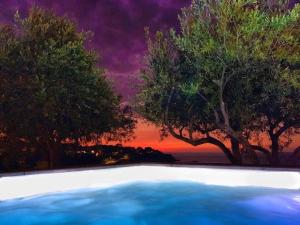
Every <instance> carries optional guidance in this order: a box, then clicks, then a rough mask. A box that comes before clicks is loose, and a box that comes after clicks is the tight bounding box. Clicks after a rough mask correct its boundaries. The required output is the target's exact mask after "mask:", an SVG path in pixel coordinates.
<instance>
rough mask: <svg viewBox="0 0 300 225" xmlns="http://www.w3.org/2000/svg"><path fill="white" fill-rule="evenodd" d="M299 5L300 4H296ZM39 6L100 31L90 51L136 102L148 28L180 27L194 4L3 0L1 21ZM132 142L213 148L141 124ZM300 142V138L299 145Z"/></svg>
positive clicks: (177, 1)
mask: <svg viewBox="0 0 300 225" xmlns="http://www.w3.org/2000/svg"><path fill="white" fill-rule="evenodd" d="M295 2H299V0H292V1H291V4H293V3H295ZM34 4H35V5H38V6H41V7H43V8H47V9H53V10H54V11H55V12H56V13H57V14H59V15H67V16H68V17H70V18H71V19H72V20H74V21H75V22H76V23H77V24H78V29H79V30H86V31H87V30H90V31H92V32H93V33H94V37H93V39H92V40H91V42H90V43H89V47H92V48H94V49H95V50H96V51H97V52H98V54H99V55H100V56H101V62H100V63H101V64H102V65H103V66H104V67H105V68H106V74H107V76H108V77H109V78H110V79H112V80H113V82H114V86H115V90H116V91H117V92H118V93H119V94H121V95H122V96H123V99H124V100H125V101H130V100H131V98H132V96H133V95H134V94H135V93H136V87H135V86H136V84H137V82H138V73H139V69H140V68H141V65H142V64H143V56H144V54H145V50H146V44H145V38H144V28H145V27H146V26H148V27H150V30H151V31H156V30H161V29H163V30H165V29H168V28H169V27H171V26H172V27H178V18H177V17H178V13H179V12H180V9H181V8H182V7H184V6H188V5H189V4H190V0H65V1H61V0H35V1H34V0H0V8H1V9H2V10H1V12H0V23H1V22H2V23H4V22H11V21H12V20H13V15H14V13H15V12H16V10H19V12H20V14H21V15H22V16H25V15H26V14H27V12H28V9H29V8H30V7H31V6H32V5H34ZM4 9H5V10H4ZM128 144H129V145H133V146H142V147H144V146H151V147H154V148H157V149H160V150H164V151H184V150H194V149H199V148H200V149H202V150H205V149H207V150H210V149H211V146H207V145H204V146H201V147H198V148H193V147H191V146H190V145H188V144H185V143H183V142H181V141H178V140H175V139H173V138H167V139H166V140H164V141H160V136H159V129H157V128H155V127H154V126H153V125H147V124H145V123H143V122H141V121H139V123H138V125H137V132H136V139H135V140H134V141H133V142H132V143H127V145H128ZM299 144H300V138H299V137H298V138H297V140H296V141H295V142H294V144H293V146H296V145H299ZM293 146H292V147H293ZM292 147H291V148H292Z"/></svg>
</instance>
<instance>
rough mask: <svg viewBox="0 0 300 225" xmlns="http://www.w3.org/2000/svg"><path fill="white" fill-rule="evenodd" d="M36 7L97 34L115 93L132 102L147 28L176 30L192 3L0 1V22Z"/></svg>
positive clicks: (173, 0) (158, 0)
mask: <svg viewBox="0 0 300 225" xmlns="http://www.w3.org/2000/svg"><path fill="white" fill-rule="evenodd" d="M33 4H36V5H38V6H41V7H43V8H48V9H50V8H51V9H54V11H55V12H57V13H58V14H59V15H63V14H66V15H68V16H69V17H71V18H72V19H73V20H75V21H76V22H77V23H78V24H79V28H80V29H84V30H91V31H92V32H94V37H93V39H92V43H91V46H92V47H94V48H95V49H96V50H97V52H98V53H99V54H100V56H101V58H102V64H103V65H104V66H105V68H106V69H107V75H108V76H109V77H111V78H112V79H113V80H114V83H115V86H116V90H117V91H118V92H119V93H120V94H122V95H123V96H124V97H125V99H129V96H130V95H132V93H134V90H135V88H134V84H136V83H137V82H136V80H137V74H138V71H139V68H140V65H141V63H142V60H143V55H144V52H145V48H146V46H145V38H144V27H145V26H149V27H150V29H151V30H152V31H156V30H158V29H166V28H168V27H169V26H177V24H178V20H177V15H178V13H179V12H180V9H181V8H182V7H184V6H187V5H189V4H190V0H0V22H9V21H11V20H12V19H13V15H14V13H15V11H16V10H19V11H20V13H21V15H22V16H24V15H26V13H27V12H28V9H29V8H30V7H31V6H32V5H33Z"/></svg>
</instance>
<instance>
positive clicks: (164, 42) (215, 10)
mask: <svg viewBox="0 0 300 225" xmlns="http://www.w3.org/2000/svg"><path fill="white" fill-rule="evenodd" d="M284 6H285V3H282V2H278V4H276V7H275V6H274V5H270V4H265V3H264V2H263V1H261V2H259V1H258V2H256V1H245V0H239V1H229V0H228V1H226V0H223V1H205V0H198V1H193V2H192V5H191V6H190V7H188V8H186V9H183V11H182V14H181V16H180V25H181V26H180V28H181V29H180V32H179V33H177V32H175V31H174V30H171V31H170V33H169V34H163V33H161V32H158V33H157V34H156V37H155V38H148V43H149V44H148V46H149V47H148V55H147V57H146V58H147V65H146V69H145V71H144V73H143V76H142V78H143V80H144V83H143V85H142V87H141V92H140V95H139V97H138V105H139V108H140V109H141V110H140V111H141V113H142V115H144V116H145V117H146V118H147V119H148V120H150V121H153V122H155V123H157V124H158V125H160V126H162V127H163V128H164V130H166V131H167V132H168V133H170V134H171V135H173V136H174V137H176V138H179V139H181V140H183V141H185V142H188V143H190V144H192V145H199V144H204V143H211V144H215V145H217V146H218V147H220V148H221V149H222V150H223V151H224V152H225V153H226V155H227V156H228V158H229V159H230V160H231V161H232V162H239V163H241V162H242V160H243V158H244V159H247V160H250V161H251V162H254V163H258V162H259V158H258V156H257V153H256V152H257V151H261V152H263V153H265V154H266V155H267V156H268V157H270V151H269V150H268V149H266V148H264V147H263V146H261V145H254V144H253V143H252V142H251V141H250V138H251V135H253V133H254V132H258V131H261V132H264V131H266V129H265V126H263V124H262V123H261V121H262V120H263V118H264V117H265V115H264V112H259V107H258V106H259V105H260V106H261V108H263V106H262V105H264V104H268V105H269V106H271V105H272V103H271V102H270V101H268V100H266V99H260V98H259V97H258V95H254V94H255V93H258V92H257V90H256V89H257V88H259V86H256V83H255V82H265V84H266V86H264V84H263V83H262V85H263V87H267V85H268V84H270V85H273V86H275V88H274V89H273V90H276V86H278V85H279V86H278V89H277V91H283V92H284V90H283V88H279V87H280V85H281V86H282V87H283V86H284V85H287V86H288V87H291V85H292V84H293V83H295V82H296V81H295V78H297V76H298V75H299V71H298V70H297V66H296V65H297V63H299V59H298V57H299V42H298V41H299V35H297V34H298V33H297V29H298V28H297V26H299V11H300V7H299V6H298V5H296V6H295V7H294V8H293V9H288V8H286V7H284ZM266 71H268V73H265V72H266ZM275 72H276V73H275ZM272 76H274V77H275V76H278V79H277V78H276V79H272ZM270 78H271V79H270ZM273 81H274V82H273ZM283 84H284V85H283ZM268 89H269V88H265V89H264V90H260V91H259V93H260V96H262V95H266V96H269V95H268V94H269V93H268V91H269V90H268ZM292 89H294V90H295V91H296V88H292ZM296 92H297V91H296ZM249 93H252V94H253V95H250V94H249ZM283 95H285V94H283ZM253 96H256V97H257V98H253ZM286 97H287V95H286ZM290 97H291V98H290V99H293V100H294V102H295V103H297V98H296V96H294V93H290ZM264 100H266V103H262V102H263V101H264ZM278 104H281V103H280V100H279V99H278ZM283 107H284V106H283ZM286 111H289V112H293V113H292V114H293V115H292V117H294V116H296V117H298V116H297V111H296V110H292V111H291V110H289V109H288V108H286ZM294 112H296V115H295V113H294ZM293 120H294V119H293ZM280 125H281V123H280ZM224 138H225V139H226V138H227V139H230V140H231V143H232V145H231V150H230V149H228V147H226V146H223V145H222V141H223V140H224ZM212 140H213V141H212ZM216 141H218V142H216ZM240 147H242V148H241V149H240ZM273 152H274V151H273Z"/></svg>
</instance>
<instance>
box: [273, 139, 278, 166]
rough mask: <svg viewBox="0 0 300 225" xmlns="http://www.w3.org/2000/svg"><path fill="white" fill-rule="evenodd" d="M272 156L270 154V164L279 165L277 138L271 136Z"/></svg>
mask: <svg viewBox="0 0 300 225" xmlns="http://www.w3.org/2000/svg"><path fill="white" fill-rule="evenodd" d="M271 141H272V156H271V164H272V165H273V166H277V165H279V144H278V138H277V137H274V136H272V137H271Z"/></svg>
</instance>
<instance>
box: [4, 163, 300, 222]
mask: <svg viewBox="0 0 300 225" xmlns="http://www.w3.org/2000/svg"><path fill="white" fill-rule="evenodd" d="M70 183H71V184H70ZM299 188H300V176H299V172H289V171H261V170H236V169H234V170H231V169H214V168H186V167H164V166H135V167H124V168H114V169H100V170H97V169H96V170H87V171H68V172H58V173H51V174H44V173H43V174H31V175H27V176H15V177H3V178H1V179H0V190H1V191H0V192H1V193H0V224H1V225H16V224H18V225H38V224H43V225H54V224H55V225H63V224H64V225H76V224H78V225H119V224H120V225H121V224H122V225H127V224H128V225H148V224H149V225H150V224H151V225H160V224H162V225H169V224H170V225H171V224H173V225H177V224H178V225H185V224H186V225H189V224H191V225H194V224H195V225H196V224H197V225H206V224H209V225H221V224H228V225H231V224H234V225H253V224H254V225H299V224H300V216H299V215H300V191H299Z"/></svg>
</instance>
